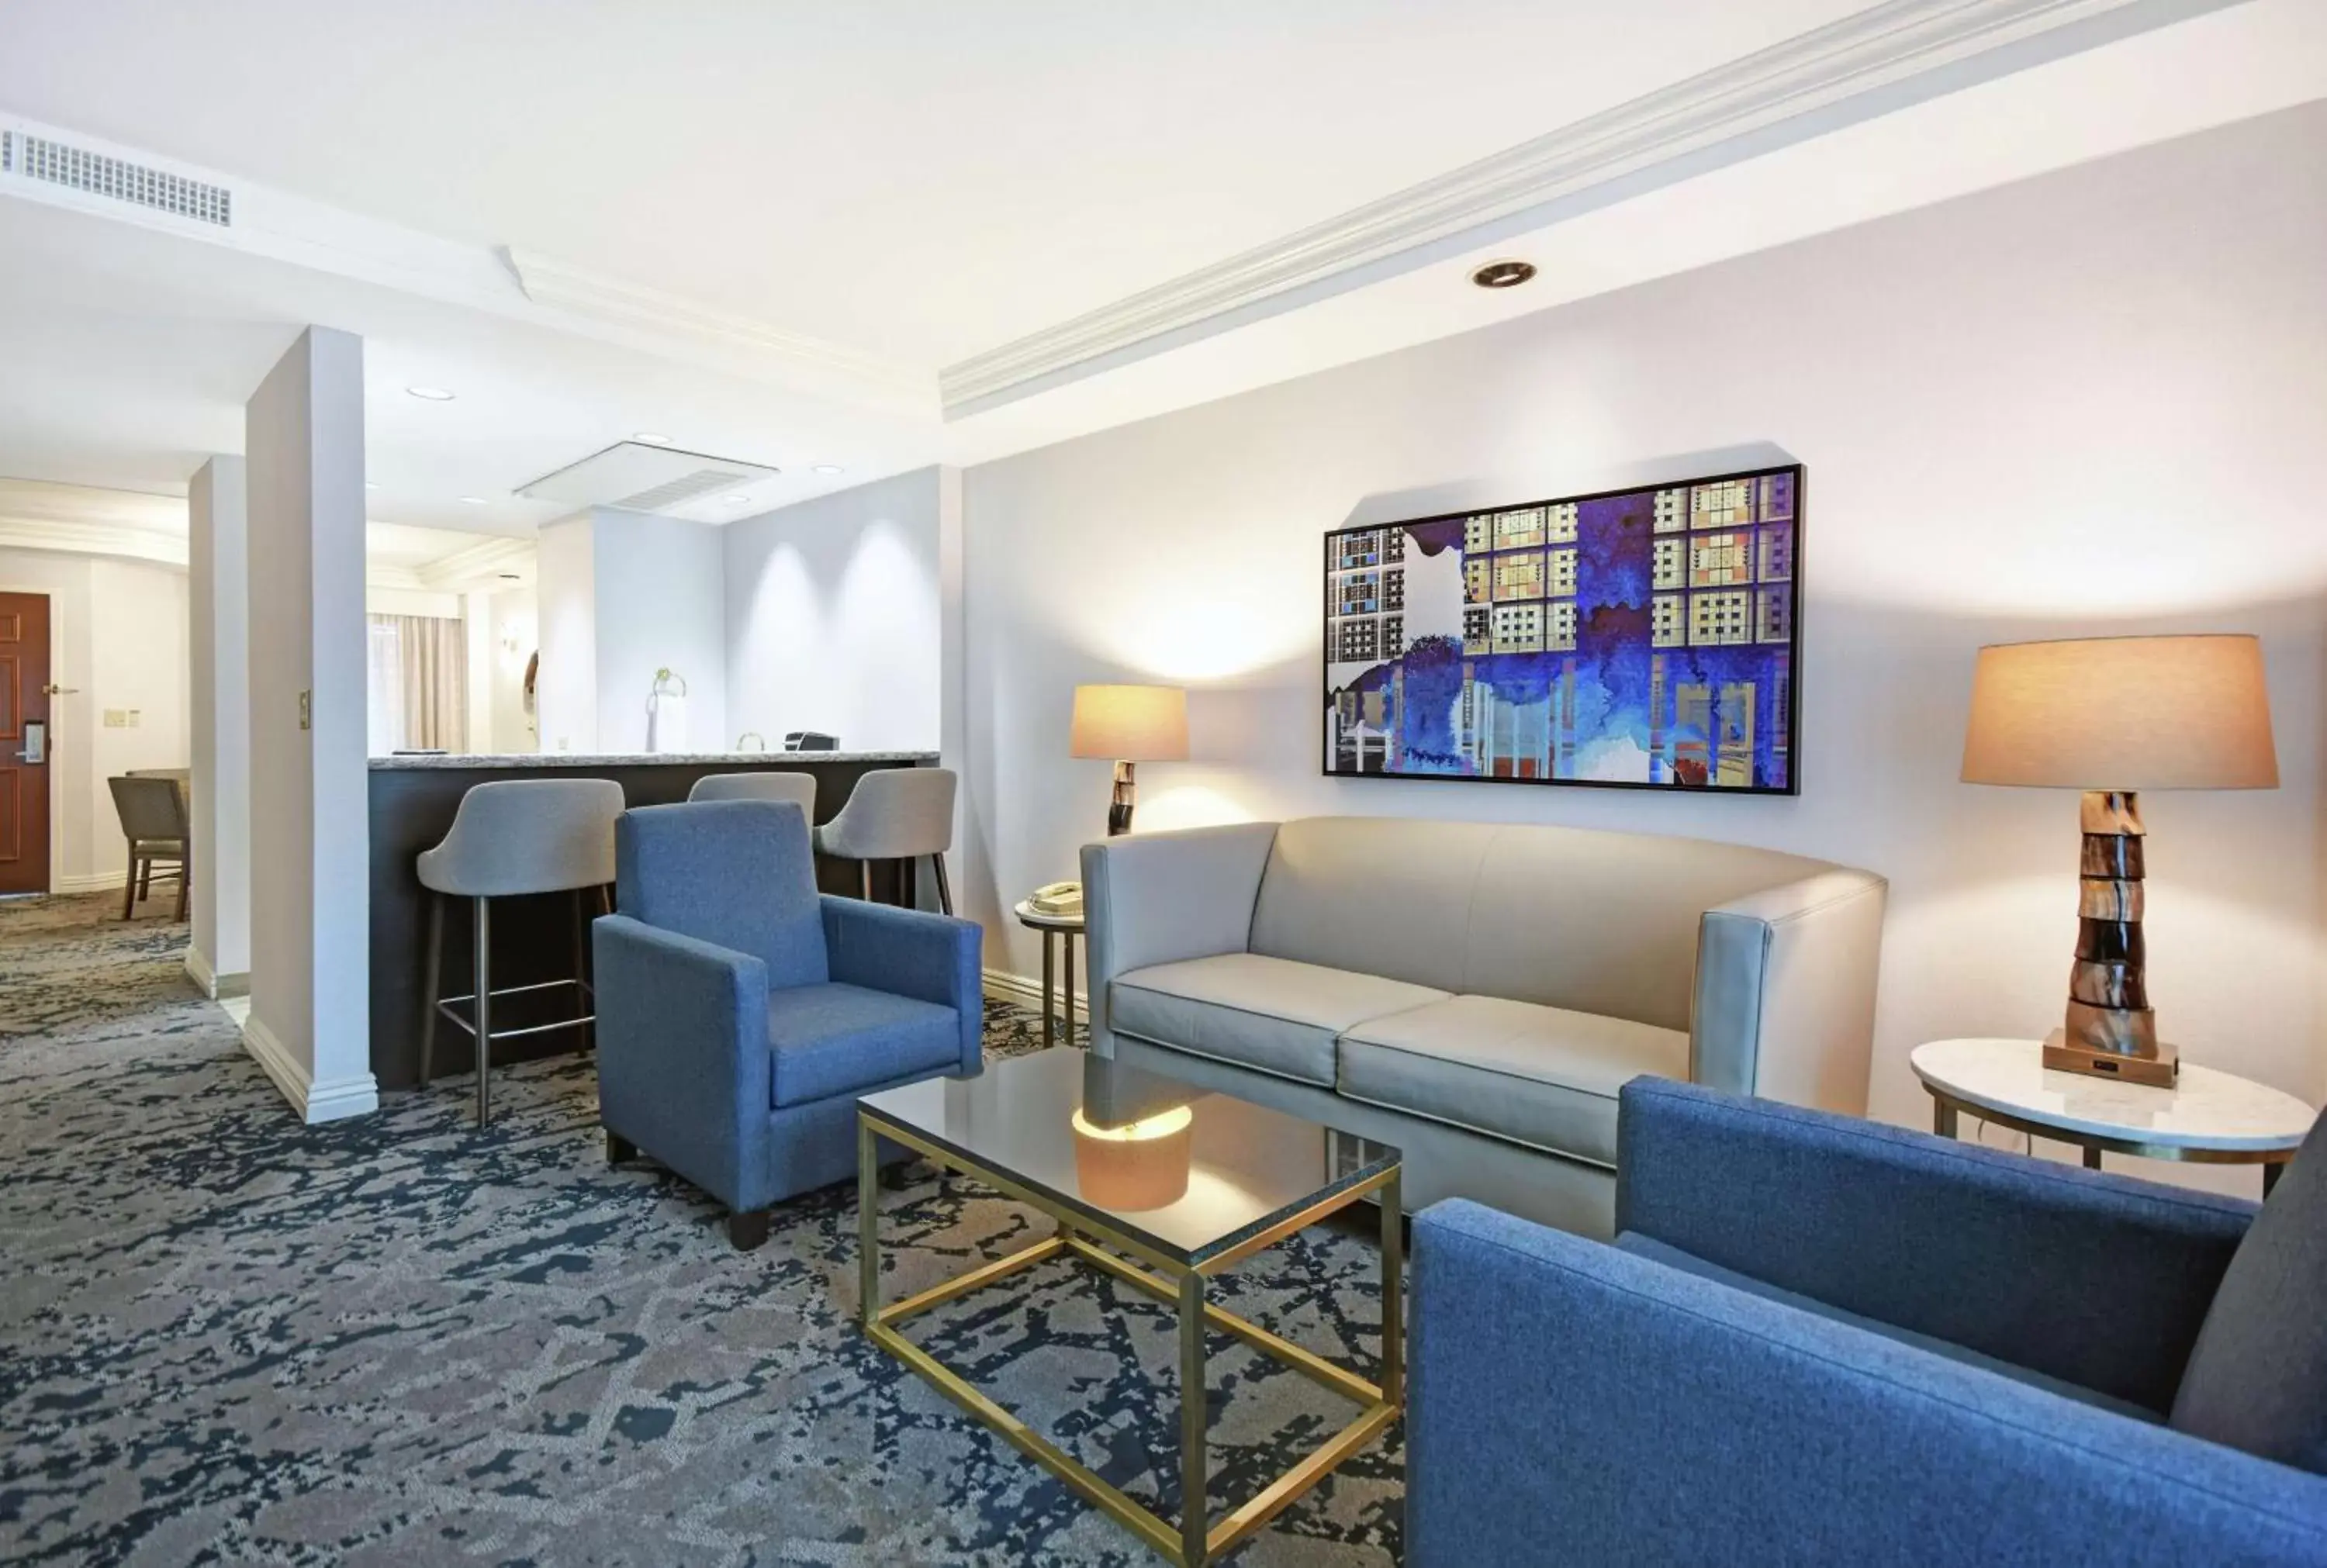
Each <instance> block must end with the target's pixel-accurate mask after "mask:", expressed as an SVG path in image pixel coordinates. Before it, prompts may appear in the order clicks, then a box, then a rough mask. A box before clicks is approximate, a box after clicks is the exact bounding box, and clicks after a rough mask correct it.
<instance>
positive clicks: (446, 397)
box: [405, 387, 453, 403]
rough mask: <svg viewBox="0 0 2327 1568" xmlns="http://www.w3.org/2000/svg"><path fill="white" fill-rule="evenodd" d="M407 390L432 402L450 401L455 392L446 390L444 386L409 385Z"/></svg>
mask: <svg viewBox="0 0 2327 1568" xmlns="http://www.w3.org/2000/svg"><path fill="white" fill-rule="evenodd" d="M405 390H406V391H407V392H409V393H410V394H412V396H413V397H419V398H423V399H425V401H427V402H430V403H450V402H451V401H453V394H451V393H450V392H447V391H445V390H444V388H443V387H406V388H405Z"/></svg>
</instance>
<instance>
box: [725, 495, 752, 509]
mask: <svg viewBox="0 0 2327 1568" xmlns="http://www.w3.org/2000/svg"><path fill="white" fill-rule="evenodd" d="M750 499H752V498H751V497H750V496H729V497H728V498H727V504H728V505H729V506H731V507H740V506H742V505H743V503H744V502H745V501H748V500H750Z"/></svg>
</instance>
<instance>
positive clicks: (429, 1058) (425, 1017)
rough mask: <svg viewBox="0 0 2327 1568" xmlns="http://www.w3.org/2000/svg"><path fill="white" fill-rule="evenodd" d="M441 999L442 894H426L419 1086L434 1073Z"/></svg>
mask: <svg viewBox="0 0 2327 1568" xmlns="http://www.w3.org/2000/svg"><path fill="white" fill-rule="evenodd" d="M443 1001H444V894H443V893H435V892H432V893H430V894H429V895H428V985H427V987H426V1001H425V1003H424V1004H423V1005H424V1006H425V1008H426V1011H425V1012H424V1013H422V1014H421V1015H420V1087H422V1088H424V1089H425V1088H426V1087H428V1085H429V1083H430V1082H431V1081H432V1080H433V1079H434V1078H435V1073H436V1008H437V1004H438V1003H441V1002H443Z"/></svg>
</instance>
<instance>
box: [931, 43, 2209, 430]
mask: <svg viewBox="0 0 2327 1568" xmlns="http://www.w3.org/2000/svg"><path fill="white" fill-rule="evenodd" d="M2244 3H2245V0H1884V3H1883V4H1881V5H1874V6H1871V7H1869V8H1868V9H1866V10H1864V11H1861V12H1859V13H1857V14H1855V15H1852V16H1847V17H1845V18H1843V19H1842V20H1840V21H1838V22H1835V23H1829V24H1828V25H1827V26H1824V27H1820V28H1816V29H1813V30H1812V31H1810V32H1808V33H1802V34H1800V35H1799V36H1797V37H1794V38H1791V39H1789V40H1787V41H1785V42H1782V43H1779V44H1775V45H1773V46H1771V48H1768V49H1764V50H1762V51H1758V52H1756V53H1753V54H1750V55H1747V56H1745V57H1744V58H1743V59H1741V60H1737V61H1732V62H1730V63H1729V64H1727V65H1724V66H1720V67H1717V68H1716V69H1715V70H1709V71H1706V72H1704V73H1702V74H1700V75H1698V76H1695V77H1692V78H1690V79H1687V80H1686V81H1682V82H1677V83H1675V84H1674V85H1672V86H1670V87H1668V88H1662V89H1658V90H1657V91H1655V92H1651V93H1648V94H1645V95H1643V96H1641V97H1640V98H1633V99H1631V101H1630V102H1627V103H1623V104H1620V105H1618V106H1617V107H1613V108H1611V109H1607V110H1604V111H1603V112H1601V113H1599V114H1595V115H1592V116H1589V117H1586V118H1584V119H1581V120H1577V121H1575V123H1574V124H1572V125H1568V126H1562V127H1561V128H1560V129H1558V130H1556V131H1553V132H1550V133H1549V134H1548V135H1543V136H1538V137H1537V138H1536V139H1535V140H1533V141H1530V142H1525V143H1522V144H1520V145H1518V146H1516V147H1512V148H1509V149H1507V150H1506V151H1504V152H1501V153H1498V154H1493V155H1491V156H1490V157H1486V158H1482V159H1480V160H1479V161H1477V162H1476V163H1468V164H1465V165H1463V167H1461V168H1459V169H1454V170H1452V171H1450V172H1449V173H1444V174H1442V175H1439V176H1437V177H1436V178H1435V179H1431V180H1426V181H1424V182H1421V183H1420V184H1416V185H1413V186H1409V187H1408V188H1407V189H1406V190H1404V191H1398V192H1397V193H1396V194H1394V195H1391V196H1388V197H1385V198H1383V199H1382V200H1380V201H1374V202H1370V203H1369V204H1367V205H1365V206H1363V207H1359V208H1356V209H1353V210H1350V211H1348V212H1344V213H1342V214H1341V215H1340V216H1339V217H1336V218H1332V219H1327V220H1326V221H1324V222H1322V223H1320V224H1316V225H1313V226H1312V227H1310V228H1307V229H1301V230H1298V231H1297V232H1295V233H1293V234H1288V235H1286V236H1285V237H1284V238H1280V239H1277V240H1276V241H1273V242H1271V243H1270V244H1267V245H1264V246H1260V247H1257V248H1255V249H1252V250H1248V251H1246V252H1244V253H1243V254H1241V255H1239V256H1234V257H1229V258H1228V259H1227V260H1225V261H1221V262H1218V263H1215V264H1213V265H1212V266H1205V267H1200V268H1198V269H1197V270H1196V271H1193V272H1191V273H1187V274H1184V275H1182V276H1180V277H1177V278H1174V279H1172V280H1171V281H1170V282H1167V283H1164V284H1160V285H1156V286H1155V287H1154V288H1150V289H1145V290H1143V291H1142V292H1140V293H1138V294H1132V295H1129V296H1127V297H1126V298H1125V299H1122V300H1119V301H1117V303H1114V304H1111V305H1107V306H1104V307H1102V308H1101V309H1098V310H1096V311H1092V312H1089V313H1086V314H1083V315H1080V316H1077V317H1074V318H1073V319H1071V320H1070V321H1066V322H1061V323H1059V324H1058V325H1057V326H1054V327H1050V328H1047V329H1045V330H1043V331H1039V332H1035V333H1033V334H1030V335H1029V336H1026V337H1023V338H1020V339H1017V340H1015V341H1012V342H1008V343H1005V344H1003V345H1002V346H1001V347H999V348H996V349H994V350H989V351H987V352H986V353H983V354H977V355H974V356H972V357H971V358H969V359H964V360H961V361H960V362H958V363H957V364H954V365H949V366H948V367H946V368H945V369H942V370H940V371H939V378H938V380H939V399H940V402H941V403H942V405H943V406H944V412H945V415H946V417H947V418H949V419H958V418H962V417H965V416H967V415H972V414H976V413H978V412H980V411H981V410H983V409H986V408H991V407H995V406H1000V405H1002V404H1005V403H1008V402H1013V401H1015V400H1017V399H1019V398H1021V397H1030V396H1033V394H1034V393H1037V392H1041V391H1043V390H1047V389H1048V388H1049V387H1054V386H1058V385H1060V384H1062V383H1064V382H1067V381H1070V380H1074V379H1077V378H1080V377H1082V376H1088V375H1091V374H1095V373H1097V372H1098V371H1100V370H1103V369H1111V368H1113V367H1115V366H1117V365H1121V364H1124V363H1126V362H1128V361H1130V360H1133V359H1142V358H1145V357H1146V356H1148V355H1151V354H1154V353H1159V352H1162V351H1164V350H1166V349H1170V348H1173V347H1176V346H1178V345H1180V344H1182V343H1185V342H1190V341H1196V340H1198V339H1200V338H1203V337H1207V336H1210V335H1213V334H1215V333H1217V332H1220V331H1227V330H1229V329H1230V328H1232V327H1236V326H1240V325H1244V324H1247V323H1248V322H1253V321H1257V320H1261V319H1265V318H1266V317H1268V316H1271V315H1276V314H1279V313H1283V312H1285V311H1288V310H1292V309H1295V308H1297V307H1299V306H1301V305H1304V304H1309V303H1315V302H1316V301H1317V300H1320V299H1324V298H1329V297H1331V296H1332V295H1334V294H1341V293H1344V292H1346V291H1348V290H1350V289H1353V288H1357V287H1360V286H1362V285H1366V284H1369V283H1374V282H1378V281H1380V280H1382V279H1384V278H1387V277H1392V276H1396V275H1399V274H1401V273H1404V272H1407V271H1411V270H1413V269H1414V268H1416V267H1419V266H1426V265H1428V264H1430V263H1432V262H1435V261H1439V260H1444V259H1446V258H1448V257H1453V256H1457V255H1460V254H1462V253H1463V252H1464V251H1466V250H1472V249H1475V248H1477V247H1481V246H1485V245H1492V244H1495V243H1498V242H1500V240H1502V239H1506V238H1511V237H1513V236H1516V235H1519V234H1524V233H1527V232H1529V231H1531V230H1536V229H1544V228H1547V227H1549V226H1550V225H1552V224H1554V223H1557V222H1560V221H1563V220H1565V219H1569V218H1573V217H1576V216H1579V215H1581V214H1583V213H1584V212H1588V211H1591V210H1594V209H1596V208H1600V207H1604V206H1607V205H1610V204H1612V203H1613V202H1616V201H1622V200H1624V199H1626V198H1628V197H1631V196H1636V195H1639V194H1641V193H1643V192H1645V191H1650V190H1654V189H1657V188H1658V187H1659V186H1662V185H1667V184H1670V183H1673V182H1676V181H1679V180H1684V179H1687V178H1690V177H1692V176H1694V175H1697V174H1701V173H1707V172H1709V171H1711V170H1713V169H1715V168H1719V167H1722V166H1724V165H1725V164H1728V163H1736V162H1739V161H1742V160H1743V159H1745V158H1750V157H1753V156H1756V155H1758V154H1762V153H1766V152H1771V151H1774V150H1775V149H1777V148H1779V147H1781V146H1785V145H1790V144H1792V143H1795V142H1799V141H1803V140H1806V139H1808V138H1810V137H1813V136H1817V135H1825V134H1827V133H1828V132H1830V131H1833V130H1836V129H1839V128H1841V127H1842V126H1847V125H1851V124H1855V123H1856V122H1859V121H1862V120H1866V119H1871V118H1874V117H1877V116H1880V115H1883V114H1887V113H1889V112H1891V111H1892V110H1894V109H1898V108H1902V107H1906V106H1907V105H1909V104H1911V103H1915V102H1919V101H1921V100H1923V99H1926V98H1935V97H1938V96H1940V95H1942V94H1945V93H1949V92H1953V91H1956V90H1958V89H1962V88H1966V87H1969V86H1972V85H1975V84H1976V83H1977V82H1980V81H1985V80H1990V79H1995V78H1996V77H2000V76H2005V75H2008V74H2010V73H2012V72H2014V71H2016V70H2024V69H2026V68H2027V67H2029V66H2032V65H2037V64H2041V63H2043V62H2044V61H2050V60H2055V59H2060V58H2063V57H2065V56H2067V55H2070V54H2075V53H2079V52H2081V51H2085V50H2089V49H2093V48H2097V47H2098V46H2100V45H2102V44H2104V43H2108V42H2115V41H2117V40H2118V39H2121V38H2126V37H2129V36H2132V35H2133V34H2135V33H2143V32H2147V31H2149V30H2151V29H2154V28H2157V27H2162V26H2165V25H2167V24H2169V23H2174V22H2180V21H2183V20H2186V19H2188V18H2190V17H2192V16H2197V15H2201V14H2205V13H2207V12H2210V11H2218V10H2224V9H2227V8H2229V6H2231V5H2241V4H2244Z"/></svg>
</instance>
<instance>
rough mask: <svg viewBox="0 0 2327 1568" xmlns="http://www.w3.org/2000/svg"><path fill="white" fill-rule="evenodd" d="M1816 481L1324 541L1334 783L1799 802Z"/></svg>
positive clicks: (1514, 511) (1457, 516)
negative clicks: (1713, 793) (1804, 536)
mask: <svg viewBox="0 0 2327 1568" xmlns="http://www.w3.org/2000/svg"><path fill="white" fill-rule="evenodd" d="M1801 527H1802V471H1801V469H1800V467H1799V465H1796V466H1790V467H1786V468H1772V469H1761V470H1756V471H1753V472H1751V473H1734V474H1721V475H1716V476H1714V477H1712V478H1707V479H1701V480H1690V481H1685V482H1681V483H1676V484H1667V485H1659V486H1656V487H1654V488H1652V489H1646V490H1620V491H1611V492H1606V493H1603V494H1598V495H1586V496H1571V497H1567V498H1565V499H1558V500H1544V501H1527V502H1523V503H1521V504H1519V505H1516V506H1508V507H1497V508H1494V509H1490V510H1482V511H1472V512H1454V513H1450V514H1448V515H1446V516H1444V517H1435V518H1417V519H1416V520H1414V521H1412V522H1405V523H1388V524H1381V525H1376V526H1371V527H1353V528H1339V529H1336V530H1334V531H1333V532H1332V533H1330V534H1327V535H1326V536H1325V735H1324V753H1325V771H1326V772H1328V773H1355V774H1360V775H1371V776H1378V777H1388V778H1407V779H1413V778H1429V779H1497V780H1509V781H1521V782H1529V783H1539V784H1592V785H1603V786H1613V787H1617V788H1632V789H1718V790H1724V791H1729V792H1734V793H1739V794H1749V793H1750V794H1783V795H1790V794H1794V793H1796V792H1797V791H1798V789H1799V781H1798V779H1797V778H1796V769H1795V756H1796V752H1797V746H1796V740H1797V737H1796V734H1795V714H1796V708H1797V702H1796V693H1795V686H1794V681H1795V670H1796V667H1797V666H1798V663H1799V651H1800V635H1799V598H1798V594H1799V582H1800V565H1801Z"/></svg>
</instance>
